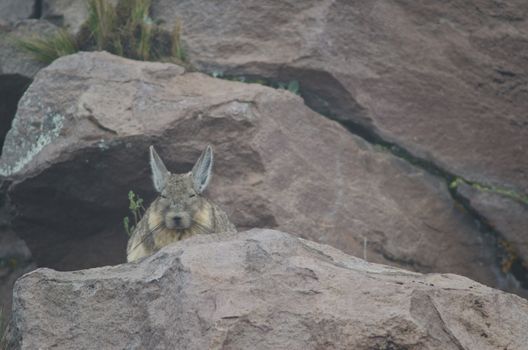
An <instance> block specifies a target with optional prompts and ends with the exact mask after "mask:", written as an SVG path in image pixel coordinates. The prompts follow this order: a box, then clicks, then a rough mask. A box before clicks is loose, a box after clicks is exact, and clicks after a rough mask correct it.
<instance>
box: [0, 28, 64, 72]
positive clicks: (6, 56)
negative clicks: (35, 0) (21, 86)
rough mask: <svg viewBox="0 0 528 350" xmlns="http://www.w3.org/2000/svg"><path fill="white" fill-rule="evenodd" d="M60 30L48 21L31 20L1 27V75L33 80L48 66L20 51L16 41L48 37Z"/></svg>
mask: <svg viewBox="0 0 528 350" xmlns="http://www.w3.org/2000/svg"><path fill="white" fill-rule="evenodd" d="M57 30H58V28H57V27H56V26H54V25H53V24H50V23H49V22H47V21H43V20H38V19H29V20H25V21H19V22H16V23H14V24H12V25H7V26H3V27H0V33H1V35H0V73H1V74H2V75H0V77H1V76H3V75H19V76H22V77H24V78H26V79H32V78H33V77H34V76H35V74H36V73H37V72H38V71H39V70H40V69H42V68H43V67H45V66H46V64H44V63H40V62H37V61H35V60H33V59H32V57H31V56H30V55H29V54H28V53H26V52H24V51H23V50H22V49H20V48H19V47H18V45H17V43H16V40H19V39H23V38H33V37H46V36H51V35H53V34H56V33H57Z"/></svg>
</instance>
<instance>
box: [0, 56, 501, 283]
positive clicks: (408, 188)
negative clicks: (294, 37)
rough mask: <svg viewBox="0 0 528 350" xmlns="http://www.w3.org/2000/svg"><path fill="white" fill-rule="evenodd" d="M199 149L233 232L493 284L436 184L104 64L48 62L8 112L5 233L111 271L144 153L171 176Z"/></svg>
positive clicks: (476, 239)
mask: <svg viewBox="0 0 528 350" xmlns="http://www.w3.org/2000/svg"><path fill="white" fill-rule="evenodd" d="M207 143H212V144H213V146H214V147H215V154H216V161H215V169H214V174H215V175H214V178H213V183H212V184H211V186H210V193H209V197H210V198H212V199H213V200H214V201H216V202H217V203H218V204H220V205H221V206H222V207H223V208H224V209H225V210H226V211H227V213H228V214H229V215H230V216H231V218H232V219H233V221H234V222H235V224H236V225H237V226H238V227H239V228H247V227H276V228H280V229H282V230H287V231H291V232H293V233H298V234H300V235H302V236H303V237H306V238H310V239H313V240H316V241H319V242H324V243H328V244H330V245H333V246H335V247H338V248H339V249H342V250H344V251H345V252H347V253H351V254H354V255H356V256H363V254H364V253H366V255H367V258H368V259H369V261H374V262H384V263H390V264H396V265H399V266H406V267H408V268H412V269H415V270H419V271H425V272H429V271H440V272H456V273H460V274H463V275H466V276H470V277H472V278H474V279H476V280H478V281H482V282H485V283H487V284H489V285H495V284H496V283H497V281H496V278H497V277H496V275H495V274H496V273H495V268H494V265H495V260H494V256H493V251H490V250H489V249H488V246H487V245H486V243H485V242H483V241H482V238H481V237H480V235H479V232H478V231H477V228H476V226H475V225H474V223H473V221H472V219H471V218H470V217H469V216H468V215H467V213H465V212H464V211H463V210H462V209H461V208H458V207H456V206H455V205H454V203H453V201H452V199H451V198H450V196H449V194H448V191H447V189H446V185H445V183H444V182H443V181H441V180H440V179H438V178H435V177H433V176H431V175H429V174H427V173H424V171H422V170H419V169H417V168H414V167H413V166H411V165H409V164H408V163H406V162H405V161H402V160H400V159H398V158H395V157H394V156H392V155H391V154H390V153H387V152H385V151H383V150H377V149H375V148H373V147H372V146H370V145H369V144H367V143H366V142H364V141H362V140H361V139H359V138H358V137H355V136H353V135H351V134H350V133H349V132H348V131H346V130H345V129H344V128H343V127H342V126H340V125H339V124H337V123H336V122H333V121H330V120H328V119H326V118H324V117H322V116H320V115H318V114H317V113H315V112H313V111H312V110H310V109H309V108H307V107H306V106H305V105H304V104H303V101H302V99H301V98H299V97H298V96H295V95H293V94H291V93H289V92H287V91H284V90H274V89H271V88H268V87H264V86H261V85H256V84H242V83H237V82H229V81H225V80H220V79H214V78H211V77H208V76H206V75H204V74H200V73H185V74H184V70H183V69H182V68H181V67H179V66H175V65H171V64H162V63H147V62H137V61H131V60H127V59H123V58H119V57H115V56H112V55H110V54H107V53H80V54H77V55H72V56H68V57H64V58H61V59H59V60H57V61H55V62H54V63H53V64H52V65H51V66H49V67H47V68H46V69H44V70H42V71H41V72H40V73H39V74H38V75H37V77H36V79H35V81H34V83H33V84H32V85H31V86H30V88H29V89H28V91H27V92H26V94H25V95H24V98H23V99H22V100H21V102H20V104H19V110H18V114H17V117H16V119H15V122H14V124H13V128H12V129H11V131H10V132H9V134H8V137H7V140H6V144H5V147H4V152H3V154H2V158H1V159H0V171H1V172H2V174H3V175H4V176H7V177H9V178H10V179H12V180H13V181H14V183H13V185H12V187H11V189H10V196H11V198H12V200H13V202H14V204H15V205H16V208H17V211H18V217H17V218H16V220H15V222H14V224H15V227H16V230H17V232H18V233H20V235H21V236H22V237H23V238H24V239H25V240H26V242H27V243H28V245H29V246H30V248H31V250H32V252H33V255H34V257H35V259H36V260H37V262H38V263H39V264H40V265H41V266H51V267H54V268H58V269H77V268H83V267H90V266H100V265H104V264H115V263H117V262H120V261H124V251H125V241H126V235H125V234H124V233H123V228H122V218H123V217H124V216H125V215H126V214H127V211H128V209H127V208H128V203H127V193H128V191H129V190H134V191H135V192H136V193H139V194H140V195H141V196H142V197H144V198H146V201H147V202H148V201H149V199H151V198H152V196H153V194H154V191H153V189H152V184H151V180H150V175H149V169H148V156H147V148H148V145H150V144H154V145H155V146H156V148H157V149H158V150H159V153H160V155H161V156H162V158H163V159H165V160H166V162H167V165H168V167H169V168H170V169H173V171H175V172H184V171H188V170H189V169H190V167H191V165H192V164H193V163H194V161H195V160H196V158H197V157H198V155H199V153H200V152H201V150H202V149H203V147H204V145H205V144H207ZM365 244H366V248H367V249H366V251H364V245H365Z"/></svg>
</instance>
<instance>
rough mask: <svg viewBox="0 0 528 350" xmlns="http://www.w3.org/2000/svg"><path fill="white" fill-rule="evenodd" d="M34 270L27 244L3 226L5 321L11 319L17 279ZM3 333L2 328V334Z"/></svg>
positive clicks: (0, 277) (0, 310) (0, 272)
mask: <svg viewBox="0 0 528 350" xmlns="http://www.w3.org/2000/svg"><path fill="white" fill-rule="evenodd" d="M34 268H35V265H34V264H33V262H32V259H31V253H30V251H29V249H28V247H27V246H26V244H25V243H24V242H23V241H22V240H20V239H19V238H18V237H17V236H16V235H15V233H14V232H12V231H10V230H9V229H6V228H5V227H4V226H3V225H2V226H1V227H0V318H3V319H4V320H6V319H8V318H9V314H10V312H11V295H12V293H13V284H14V283H15V281H16V279H17V278H18V277H20V276H22V274H24V273H26V272H28V271H31V270H33V269H34ZM1 326H2V325H1V324H0V327H1ZM1 331H2V329H1V328H0V333H1ZM0 338H1V337H0Z"/></svg>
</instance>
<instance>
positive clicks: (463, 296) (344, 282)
mask: <svg viewBox="0 0 528 350" xmlns="http://www.w3.org/2000/svg"><path fill="white" fill-rule="evenodd" d="M205 252H207V253H205ZM527 327H528V302H527V301H526V300H524V299H522V298H519V297H517V296H514V295H512V294H507V293H504V292H500V291H497V290H493V289H491V288H488V287H485V286H483V285H480V284H478V283H476V282H473V281H471V280H469V279H467V278H464V277H459V276H456V275H439V274H433V275H421V274H417V273H412V272H407V271H404V270H400V269H397V268H391V267H387V266H383V265H377V264H372V263H367V262H365V261H363V260H361V259H358V258H354V257H351V256H348V255H345V254H343V253H342V252H340V251H338V250H336V249H334V248H331V247H329V246H326V245H320V244H317V243H314V242H310V241H305V240H302V239H299V238H295V237H293V236H291V235H288V234H286V233H282V232H278V231H272V230H259V229H255V230H251V231H247V232H242V233H238V234H235V235H202V236H195V237H192V238H190V239H188V240H184V241H181V242H178V243H177V244H175V245H172V246H169V247H166V248H164V249H163V250H161V251H160V252H158V253H157V254H155V255H154V256H151V257H148V258H146V259H145V260H141V261H140V262H139V263H133V264H125V265H119V266H114V267H104V268H97V269H91V270H84V271H75V272H56V271H53V270H49V269H39V270H36V271H34V272H32V273H30V274H27V275H25V276H24V277H23V278H21V279H20V280H19V281H18V282H17V284H16V286H15V291H14V310H13V318H12V322H11V325H10V332H9V334H8V337H7V338H8V342H9V346H8V349H36V348H43V349H50V348H53V349H73V348H75V349H292V350H294V349H357V350H362V349H442V350H446V349H482V350H486V349H493V350H495V349H505V348H507V349H511V350H515V349H519V350H520V349H525V348H526V343H527V342H528V335H527V334H526V329H527Z"/></svg>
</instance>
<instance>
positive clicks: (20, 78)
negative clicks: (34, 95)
mask: <svg viewBox="0 0 528 350" xmlns="http://www.w3.org/2000/svg"><path fill="white" fill-rule="evenodd" d="M56 31H57V27H55V26H54V25H52V24H50V23H48V22H46V21H41V20H36V19H30V20H25V21H19V22H16V23H14V24H11V25H4V26H1V25H0V147H1V146H2V145H3V144H4V137H5V135H6V134H7V131H8V130H9V129H10V128H11V121H12V120H13V118H14V117H15V113H16V109H17V104H18V101H19V100H20V98H21V97H22V94H23V93H24V91H26V89H27V87H28V86H29V84H30V83H31V79H33V77H34V75H35V74H36V73H37V72H38V71H39V70H40V69H42V68H43V67H44V66H45V64H43V63H39V62H37V61H35V60H33V59H32V58H31V57H30V56H29V55H28V54H27V53H26V52H23V51H22V50H21V49H20V48H19V47H17V43H16V40H18V39H21V38H29V37H34V36H46V35H51V34H53V33H55V32H56Z"/></svg>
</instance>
